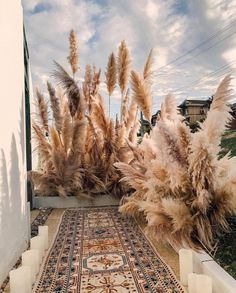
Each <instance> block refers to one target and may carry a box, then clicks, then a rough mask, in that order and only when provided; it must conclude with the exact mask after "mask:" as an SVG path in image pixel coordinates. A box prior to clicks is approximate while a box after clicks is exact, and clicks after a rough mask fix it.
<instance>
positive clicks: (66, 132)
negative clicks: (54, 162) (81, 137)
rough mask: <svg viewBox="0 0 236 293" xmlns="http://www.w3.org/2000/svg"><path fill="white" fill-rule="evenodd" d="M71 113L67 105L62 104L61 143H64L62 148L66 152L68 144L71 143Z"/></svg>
mask: <svg viewBox="0 0 236 293" xmlns="http://www.w3.org/2000/svg"><path fill="white" fill-rule="evenodd" d="M71 120H72V119H71V115H70V112H69V109H68V105H67V104H64V108H63V123H62V130H61V134H62V139H63V145H64V150H65V152H66V153H67V152H68V150H69V148H70V144H71V136H72V121H71Z"/></svg>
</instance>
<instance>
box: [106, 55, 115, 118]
mask: <svg viewBox="0 0 236 293" xmlns="http://www.w3.org/2000/svg"><path fill="white" fill-rule="evenodd" d="M116 75H117V72H116V58H115V55H114V53H111V55H110V56H109V59H108V63H107V72H106V73H105V76H106V85H107V91H108V95H109V117H110V112H111V110H110V108H111V95H112V93H113V91H114V89H115V85H116Z"/></svg>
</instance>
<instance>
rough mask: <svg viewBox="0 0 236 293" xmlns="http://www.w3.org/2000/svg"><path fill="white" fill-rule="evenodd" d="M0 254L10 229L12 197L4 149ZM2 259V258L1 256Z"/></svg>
mask: <svg viewBox="0 0 236 293" xmlns="http://www.w3.org/2000/svg"><path fill="white" fill-rule="evenodd" d="M0 166H1V167H0V195H1V196H0V252H1V251H2V248H3V245H4V241H3V239H5V237H6V232H7V231H9V229H10V221H9V212H10V195H9V185H8V175H7V163H6V157H5V153H4V151H3V149H1V159H0ZM0 258H2V256H1V255H0Z"/></svg>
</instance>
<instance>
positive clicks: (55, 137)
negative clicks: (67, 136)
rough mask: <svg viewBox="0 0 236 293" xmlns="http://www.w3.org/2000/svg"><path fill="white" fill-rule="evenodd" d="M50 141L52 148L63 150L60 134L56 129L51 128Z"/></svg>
mask: <svg viewBox="0 0 236 293" xmlns="http://www.w3.org/2000/svg"><path fill="white" fill-rule="evenodd" d="M50 141H51V146H52V148H53V149H61V148H62V144H61V139H60V136H59V133H58V131H57V130H56V128H55V127H53V126H52V127H51V128H50Z"/></svg>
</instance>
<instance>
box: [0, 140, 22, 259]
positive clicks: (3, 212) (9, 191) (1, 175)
mask: <svg viewBox="0 0 236 293" xmlns="http://www.w3.org/2000/svg"><path fill="white" fill-rule="evenodd" d="M7 166H8V164H7V162H6V157H5V154H4V151H3V149H1V168H0V235H1V236H0V254H2V253H4V251H6V250H7V249H6V247H11V248H13V251H12V255H14V252H15V250H17V248H18V247H17V246H18V244H20V243H21V245H22V236H23V235H25V231H24V228H23V227H24V225H25V224H26V219H27V217H26V215H25V211H26V209H24V202H23V200H24V198H22V197H21V192H22V186H21V184H24V182H21V172H20V166H19V157H18V152H17V146H16V139H15V135H14V134H12V139H11V150H10V168H9V173H8V170H7ZM8 174H9V177H8ZM18 242H19V243H18ZM6 254H7V252H6ZM0 259H1V260H6V257H4V255H0ZM7 260H8V259H7ZM9 261H10V259H9Z"/></svg>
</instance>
